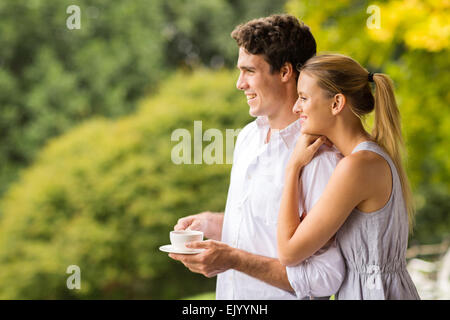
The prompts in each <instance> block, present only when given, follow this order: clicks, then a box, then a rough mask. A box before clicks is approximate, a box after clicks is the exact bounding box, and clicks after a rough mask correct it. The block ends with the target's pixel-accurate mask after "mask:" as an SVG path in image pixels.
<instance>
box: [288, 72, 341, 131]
mask: <svg viewBox="0 0 450 320" xmlns="http://www.w3.org/2000/svg"><path fill="white" fill-rule="evenodd" d="M297 92H298V99H297V101H296V102H295V105H294V107H293V108H292V111H293V112H294V113H296V114H298V116H299V117H300V121H301V124H302V126H301V132H302V133H308V134H318V135H326V132H327V128H330V125H331V124H332V122H333V120H334V116H333V115H332V113H331V107H332V104H333V100H334V99H333V97H331V98H330V97H328V96H327V94H326V92H325V90H323V89H322V88H320V87H319V86H318V85H317V81H316V79H315V78H314V77H313V76H311V75H309V74H308V73H305V72H301V73H300V77H299V79H298V83H297Z"/></svg>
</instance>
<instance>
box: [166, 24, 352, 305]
mask: <svg viewBox="0 0 450 320" xmlns="http://www.w3.org/2000/svg"><path fill="white" fill-rule="evenodd" d="M231 35H232V37H233V38H234V39H235V40H236V42H237V44H238V46H239V59H238V63H237V66H238V68H239V70H240V75H239V79H238V81H237V88H238V89H239V90H242V91H243V92H244V94H245V95H246V97H247V102H248V105H249V107H250V115H252V116H254V117H257V119H256V120H255V121H253V122H251V123H249V124H248V125H247V126H246V127H245V128H244V129H243V130H242V131H241V132H240V133H239V136H238V138H237V142H236V147H235V150H234V159H233V168H232V172H231V179H230V187H229V191H228V198H227V203H226V208H225V213H224V214H223V213H212V212H203V213H200V214H196V215H192V216H188V217H184V218H182V219H180V220H179V221H178V223H177V225H176V226H175V230H183V229H194V230H201V231H203V232H204V235H205V237H206V238H209V239H210V240H207V241H203V242H193V243H191V245H190V247H191V248H203V249H206V250H205V251H203V252H202V253H200V254H196V255H181V254H172V253H171V254H170V255H169V256H170V257H171V258H173V259H175V260H179V261H181V262H182V263H183V264H184V265H185V266H186V267H187V268H189V269H190V270H191V271H193V272H197V273H201V274H203V275H205V276H207V277H212V276H215V275H218V278H217V289H216V298H217V299H305V298H309V297H323V296H330V295H331V294H333V293H334V292H336V291H337V290H338V289H339V286H340V284H341V282H342V280H343V277H344V263H343V259H342V257H341V255H340V252H339V250H338V248H337V247H336V246H335V245H334V244H332V245H330V246H328V247H327V248H323V249H321V250H319V252H317V253H316V254H315V255H313V256H312V257H310V258H309V259H307V260H306V261H304V262H302V263H301V264H299V265H297V266H293V267H286V266H283V265H282V264H281V263H280V262H279V260H278V259H277V243H276V225H277V216H278V211H279V207H280V200H281V193H282V189H283V184H284V171H285V166H286V164H287V161H288V159H289V156H290V154H291V152H292V150H293V149H294V147H295V143H296V140H297V138H298V136H299V134H300V122H299V119H298V116H296V115H295V114H294V113H293V112H292V107H293V106H294V104H295V102H296V100H297V98H298V94H297V79H298V72H297V70H296V66H298V65H301V64H303V63H304V62H305V61H306V60H307V59H309V58H310V57H312V56H314V55H315V53H316V43H315V40H314V37H313V36H312V34H311V32H310V30H309V28H308V27H307V26H305V25H303V24H302V23H299V21H298V20H297V19H296V18H295V17H293V16H289V15H273V16H270V17H266V18H261V19H256V20H252V21H250V22H248V23H246V24H244V25H240V26H238V27H236V29H235V30H234V31H233V32H232V34H231ZM337 161H338V157H337V154H336V153H335V152H330V151H325V150H324V151H323V152H319V155H318V156H317V157H316V158H315V159H314V160H313V161H312V162H311V163H310V164H309V165H308V166H307V167H305V169H304V170H305V171H304V174H303V176H302V185H303V191H302V197H299V198H300V199H302V200H300V208H301V211H300V212H303V211H306V212H307V211H308V210H310V209H311V207H312V206H313V205H314V203H315V202H316V201H317V200H318V198H319V197H320V195H321V193H322V191H323V190H324V188H325V186H326V183H327V182H328V179H329V177H330V176H331V174H332V171H333V170H334V167H335V166H336V164H337Z"/></svg>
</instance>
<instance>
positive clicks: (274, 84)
mask: <svg viewBox="0 0 450 320" xmlns="http://www.w3.org/2000/svg"><path fill="white" fill-rule="evenodd" d="M237 67H238V69H239V70H240V74H239V78H238V81H237V83H236V87H237V88H238V89H239V90H242V91H244V93H245V95H246V96H247V103H248V105H249V106H250V111H249V113H250V115H251V116H253V117H257V116H268V117H269V118H270V117H272V116H274V115H275V114H276V113H277V111H278V109H279V108H277V106H279V105H280V102H282V99H283V97H282V95H281V94H280V93H281V92H283V91H282V90H280V89H281V85H282V82H281V77H280V72H274V73H271V72H270V65H269V64H268V63H267V61H265V60H264V58H263V57H262V56H261V55H255V54H250V53H248V52H247V51H246V50H245V49H244V48H239V59H238V63H237ZM280 99H281V100H280Z"/></svg>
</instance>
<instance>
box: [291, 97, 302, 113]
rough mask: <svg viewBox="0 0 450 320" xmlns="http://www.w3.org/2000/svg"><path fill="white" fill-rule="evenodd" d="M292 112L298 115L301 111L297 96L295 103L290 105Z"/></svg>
mask: <svg viewBox="0 0 450 320" xmlns="http://www.w3.org/2000/svg"><path fill="white" fill-rule="evenodd" d="M292 112H293V113H296V114H298V115H300V113H301V112H302V108H301V107H300V98H298V99H297V101H295V104H294V106H293V107H292Z"/></svg>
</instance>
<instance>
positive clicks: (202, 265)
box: [169, 240, 236, 278]
mask: <svg viewBox="0 0 450 320" xmlns="http://www.w3.org/2000/svg"><path fill="white" fill-rule="evenodd" d="M186 247H188V248H191V249H206V250H205V251H203V252H201V253H198V254H193V255H188V254H174V253H170V254H169V257H171V258H172V259H174V260H178V261H181V262H182V263H183V264H184V265H185V266H186V267H187V268H188V269H189V270H191V271H192V272H196V273H200V274H203V275H204V276H205V277H208V278H211V277H214V276H216V275H217V274H219V273H221V272H224V271H227V270H228V269H231V268H233V267H234V264H235V263H236V261H235V260H236V259H235V256H234V255H233V252H234V250H235V249H234V248H232V247H230V246H228V245H227V244H225V243H223V242H219V241H214V240H206V241H194V242H190V243H186Z"/></svg>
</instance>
